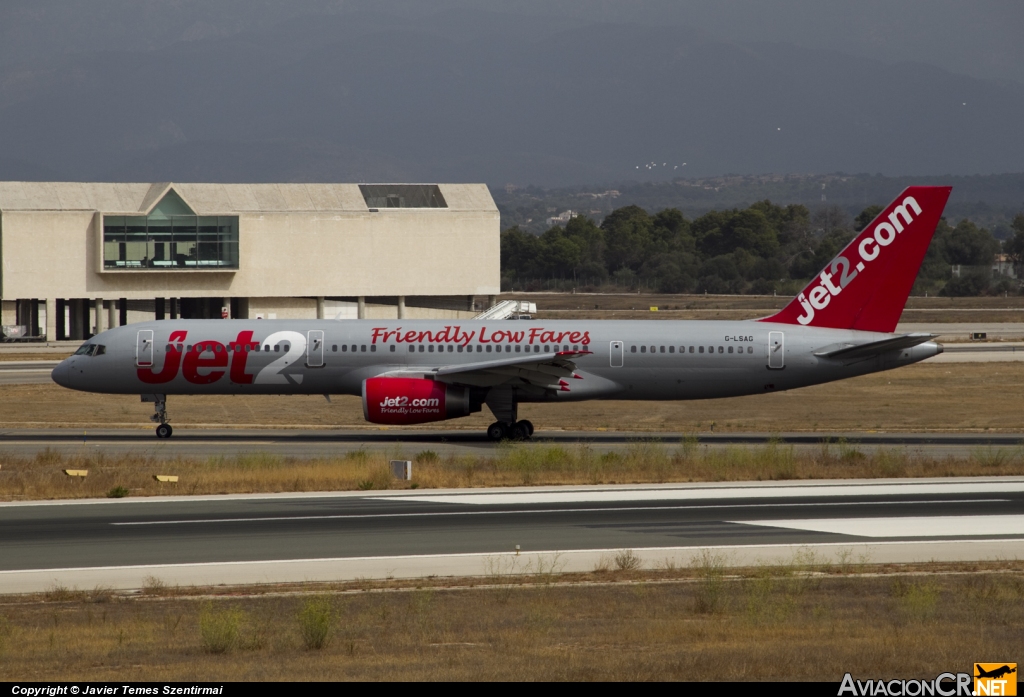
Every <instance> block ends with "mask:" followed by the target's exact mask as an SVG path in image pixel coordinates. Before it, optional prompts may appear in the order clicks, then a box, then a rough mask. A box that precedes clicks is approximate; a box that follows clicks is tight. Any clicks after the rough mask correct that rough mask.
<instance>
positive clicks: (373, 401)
mask: <svg viewBox="0 0 1024 697" xmlns="http://www.w3.org/2000/svg"><path fill="white" fill-rule="evenodd" d="M470 408H471V406H470V400H469V389H468V388H465V387H453V386H451V385H446V384H444V383H443V382H437V381H436V380H426V379H424V378H370V379H369V380H363V418H365V419H366V420H367V421H369V422H370V423H374V424H392V425H402V424H422V423H427V422H428V421H444V420H445V419H455V418H458V417H460V416H469V414H470V413H471V412H470Z"/></svg>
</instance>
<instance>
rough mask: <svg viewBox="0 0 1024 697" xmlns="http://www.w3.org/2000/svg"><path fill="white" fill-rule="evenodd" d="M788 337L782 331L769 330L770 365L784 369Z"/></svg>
mask: <svg viewBox="0 0 1024 697" xmlns="http://www.w3.org/2000/svg"><path fill="white" fill-rule="evenodd" d="M785 341H786V337H785V335H784V334H783V333H782V332H768V367H769V368H771V369H772V370H782V369H783V368H785V367H786V344H785Z"/></svg>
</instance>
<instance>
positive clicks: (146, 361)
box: [135, 329, 153, 368]
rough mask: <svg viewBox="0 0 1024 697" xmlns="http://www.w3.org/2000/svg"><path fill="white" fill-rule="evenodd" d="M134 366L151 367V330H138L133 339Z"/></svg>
mask: <svg viewBox="0 0 1024 697" xmlns="http://www.w3.org/2000/svg"><path fill="white" fill-rule="evenodd" d="M135 365H137V366H139V367H140V368H151V367H152V366H153V330H152V329H140V330H139V334H138V336H137V337H136V339H135Z"/></svg>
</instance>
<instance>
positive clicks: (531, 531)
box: [0, 477, 1024, 593]
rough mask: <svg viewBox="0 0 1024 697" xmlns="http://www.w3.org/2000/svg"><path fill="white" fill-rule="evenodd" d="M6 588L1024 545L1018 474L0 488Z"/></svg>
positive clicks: (1003, 555) (527, 569)
mask: <svg viewBox="0 0 1024 697" xmlns="http://www.w3.org/2000/svg"><path fill="white" fill-rule="evenodd" d="M0 531H2V535H0V593H4V592H14V593H17V592H31V591H40V590H45V589H46V588H47V587H51V586H54V585H56V584H59V585H63V586H66V587H78V588H83V589H87V588H91V587H93V586H96V585H102V586H109V587H114V588H132V587H140V586H142V585H143V584H144V583H146V579H147V578H155V579H159V580H160V582H162V583H165V584H171V585H173V584H186V585H191V584H196V585H205V584H221V583H224V584H240V583H259V582H288V581H326V580H345V579H355V578H386V577H416V576H427V575H481V574H491V575H500V574H503V573H537V572H544V571H549V572H550V571H552V570H555V571H558V570H562V571H581V570H592V569H593V568H594V567H595V566H597V565H600V564H602V563H604V564H608V563H613V562H612V559H613V556H614V553H615V552H616V551H617V550H623V549H630V550H634V552H635V553H636V554H637V555H638V556H639V557H640V558H641V559H642V560H643V562H644V563H646V564H649V565H654V564H675V565H685V564H689V563H691V561H692V559H693V558H694V557H695V556H696V555H698V554H699V553H700V552H701V550H705V549H710V550H714V551H715V553H716V554H719V555H720V559H721V560H722V562H723V563H726V564H743V565H747V564H754V563H761V562H770V561H792V560H793V559H794V558H795V557H796V556H797V555H803V558H805V559H806V558H807V557H808V555H812V554H813V555H814V556H815V557H816V558H817V559H818V560H819V561H826V560H829V561H836V560H840V561H844V562H845V563H856V562H907V561H928V560H936V561H942V560H945V561H963V560H986V559H1015V558H1021V557H1022V556H1024V477H999V478H962V479H927V480H925V479H917V480H871V481H855V482H851V481H831V482H821V481H819V482H800V483H772V484H761V483H758V484H740V485H736V484H684V485H680V484H673V485H646V486H611V487H609V486H597V487H580V486H576V487H536V488H515V489H488V490H448V491H438V490H432V491H410V490H405V491H400V492H376V493H373V492H344V493H314V494H268V495H232V496H202V497H159V498H152V499H139V500H125V499H102V500H87V501H59V502H58V501H53V502H21V503H5V504H0Z"/></svg>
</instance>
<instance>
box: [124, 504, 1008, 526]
mask: <svg viewBox="0 0 1024 697" xmlns="http://www.w3.org/2000/svg"><path fill="white" fill-rule="evenodd" d="M1007 501H1009V499H963V500H960V501H951V500H949V499H940V500H937V501H865V502H863V503H858V504H857V505H858V506H887V505H893V504H899V505H901V506H911V505H918V506H919V505H921V504H936V503H939V504H947V503H1006V502H1007ZM845 505H847V502H845V501H843V502H828V503H820V502H819V503H734V504H708V505H706V506H627V507H623V508H546V509H536V508H531V509H528V510H525V511H435V512H423V513H365V514H361V513H344V514H338V515H294V516H262V517H253V518H197V519H183V520H130V521H121V522H116V523H111V525H194V524H197V523H201V524H208V523H265V522H273V521H281V522H285V521H291V520H346V519H355V520H363V519H369V518H436V517H445V516H448V517H451V516H465V515H537V514H540V513H618V512H622V511H685V510H700V511H713V510H718V509H725V508H793V507H799V508H808V507H810V508H817V507H821V506H845Z"/></svg>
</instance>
